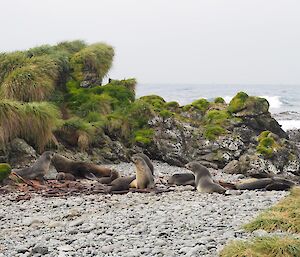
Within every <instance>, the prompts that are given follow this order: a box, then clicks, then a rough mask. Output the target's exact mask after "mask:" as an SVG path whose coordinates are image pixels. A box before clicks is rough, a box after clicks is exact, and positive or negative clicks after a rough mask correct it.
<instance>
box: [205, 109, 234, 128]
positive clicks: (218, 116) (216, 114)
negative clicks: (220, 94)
mask: <svg viewBox="0 0 300 257" xmlns="http://www.w3.org/2000/svg"><path fill="white" fill-rule="evenodd" d="M203 119H204V122H205V123H207V124H214V125H226V123H228V121H229V119H230V114H229V113H228V112H227V111H225V110H222V111H219V110H211V111H208V112H207V113H206V114H205V116H204V118H203Z"/></svg>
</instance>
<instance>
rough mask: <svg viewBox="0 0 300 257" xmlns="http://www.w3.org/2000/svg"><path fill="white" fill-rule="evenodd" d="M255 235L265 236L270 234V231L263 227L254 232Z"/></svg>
mask: <svg viewBox="0 0 300 257" xmlns="http://www.w3.org/2000/svg"><path fill="white" fill-rule="evenodd" d="M252 234H253V236H255V237H263V236H266V235H268V232H267V231H265V230H263V229H258V230H255V231H253V232H252Z"/></svg>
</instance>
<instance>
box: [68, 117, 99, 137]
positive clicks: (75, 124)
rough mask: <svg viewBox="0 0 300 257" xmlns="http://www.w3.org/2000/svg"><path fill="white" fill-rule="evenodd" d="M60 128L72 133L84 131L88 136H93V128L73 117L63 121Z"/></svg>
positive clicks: (89, 124)
mask: <svg viewBox="0 0 300 257" xmlns="http://www.w3.org/2000/svg"><path fill="white" fill-rule="evenodd" d="M62 128H63V129H66V130H73V131H84V132H86V133H88V134H89V135H93V134H94V133H95V128H94V127H93V126H92V124H91V123H89V122H86V121H84V120H83V119H80V118H78V117H74V118H71V119H69V120H66V121H64V124H63V127H62Z"/></svg>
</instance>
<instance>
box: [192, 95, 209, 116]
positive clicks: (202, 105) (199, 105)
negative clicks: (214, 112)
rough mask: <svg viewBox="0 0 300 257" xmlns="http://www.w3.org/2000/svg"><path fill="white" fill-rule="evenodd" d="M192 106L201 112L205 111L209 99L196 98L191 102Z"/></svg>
mask: <svg viewBox="0 0 300 257" xmlns="http://www.w3.org/2000/svg"><path fill="white" fill-rule="evenodd" d="M192 106H193V107H194V108H196V109H198V110H200V111H201V112H202V113H203V114H204V113H205V112H206V111H207V109H208V107H209V101H207V100H206V99H204V98H201V99H198V100H196V101H194V102H192Z"/></svg>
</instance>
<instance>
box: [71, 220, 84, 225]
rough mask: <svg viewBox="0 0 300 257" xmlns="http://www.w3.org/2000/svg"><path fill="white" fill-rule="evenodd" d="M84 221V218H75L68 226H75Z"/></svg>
mask: <svg viewBox="0 0 300 257" xmlns="http://www.w3.org/2000/svg"><path fill="white" fill-rule="evenodd" d="M83 223H84V219H76V220H73V221H71V222H70V224H69V226H70V227H77V226H80V225H82V224H83Z"/></svg>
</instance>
